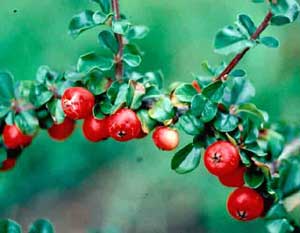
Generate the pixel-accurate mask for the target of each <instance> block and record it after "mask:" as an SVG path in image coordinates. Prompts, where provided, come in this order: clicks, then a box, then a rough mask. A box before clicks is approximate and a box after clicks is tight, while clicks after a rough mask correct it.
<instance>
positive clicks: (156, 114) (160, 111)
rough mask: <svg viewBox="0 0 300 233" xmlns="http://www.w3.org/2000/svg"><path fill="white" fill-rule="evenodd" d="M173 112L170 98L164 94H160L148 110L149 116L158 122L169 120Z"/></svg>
mask: <svg viewBox="0 0 300 233" xmlns="http://www.w3.org/2000/svg"><path fill="white" fill-rule="evenodd" d="M174 114H175V110H174V107H173V105H172V103H171V101H170V99H169V98H168V97H166V96H162V97H161V98H160V99H159V100H158V101H157V102H155V103H154V105H153V107H152V108H151V109H150V110H149V115H150V117H151V118H152V119H155V120H157V121H159V122H166V121H168V120H171V119H172V118H173V117H174Z"/></svg>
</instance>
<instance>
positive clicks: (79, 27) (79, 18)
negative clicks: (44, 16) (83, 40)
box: [69, 10, 96, 37]
mask: <svg viewBox="0 0 300 233" xmlns="http://www.w3.org/2000/svg"><path fill="white" fill-rule="evenodd" d="M93 15H94V12H93V11H91V10H85V11H83V12H81V13H79V14H77V15H75V16H73V18H72V20H71V22H70V25H69V33H70V35H71V36H73V37H77V36H79V34H81V33H82V32H84V31H86V30H88V29H90V28H93V27H94V26H96V24H95V23H94V19H93Z"/></svg>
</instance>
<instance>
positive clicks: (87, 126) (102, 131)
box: [82, 116, 109, 142]
mask: <svg viewBox="0 0 300 233" xmlns="http://www.w3.org/2000/svg"><path fill="white" fill-rule="evenodd" d="M82 131H83V134H84V136H85V137H86V138H87V139H88V140H90V141H92V142H98V141H101V140H104V139H106V138H108V137H109V133H108V129H107V118H104V119H102V120H99V119H96V118H94V116H90V117H88V118H86V119H85V120H84V122H83V126H82Z"/></svg>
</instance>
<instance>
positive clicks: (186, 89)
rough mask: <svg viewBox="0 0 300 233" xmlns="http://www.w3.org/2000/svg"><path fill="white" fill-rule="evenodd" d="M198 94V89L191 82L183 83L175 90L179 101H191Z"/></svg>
mask: <svg viewBox="0 0 300 233" xmlns="http://www.w3.org/2000/svg"><path fill="white" fill-rule="evenodd" d="M196 94H197V91H196V89H195V88H194V87H193V86H192V85H191V84H187V83H184V84H181V85H179V86H178V87H177V88H176V89H175V91H174V95H175V96H176V99H177V100H178V101H179V102H186V103H190V102H191V101H192V98H193V97H194V96H195V95H196Z"/></svg>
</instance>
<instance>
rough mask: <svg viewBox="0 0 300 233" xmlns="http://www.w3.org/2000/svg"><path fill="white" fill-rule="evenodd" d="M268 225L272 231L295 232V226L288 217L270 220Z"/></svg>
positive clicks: (280, 232) (274, 232) (269, 230)
mask: <svg viewBox="0 0 300 233" xmlns="http://www.w3.org/2000/svg"><path fill="white" fill-rule="evenodd" d="M266 227H267V230H268V232H270V233H289V232H294V227H293V226H292V225H291V224H290V223H289V221H288V220H287V219H276V220H268V221H267V222H266Z"/></svg>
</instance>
